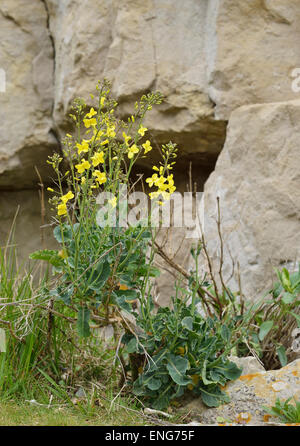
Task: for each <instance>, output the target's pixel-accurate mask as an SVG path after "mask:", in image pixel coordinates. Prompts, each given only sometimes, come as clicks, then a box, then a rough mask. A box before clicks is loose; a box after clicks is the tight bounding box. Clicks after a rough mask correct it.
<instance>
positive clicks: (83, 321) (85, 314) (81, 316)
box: [77, 307, 91, 338]
mask: <svg viewBox="0 0 300 446" xmlns="http://www.w3.org/2000/svg"><path fill="white" fill-rule="evenodd" d="M89 320H90V310H89V309H88V308H87V307H81V308H80V310H79V311H78V319H77V330H78V334H79V336H81V337H83V338H87V337H88V336H90V334H91V330H90V325H89Z"/></svg>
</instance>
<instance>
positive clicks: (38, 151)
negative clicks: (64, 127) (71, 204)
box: [0, 0, 57, 189]
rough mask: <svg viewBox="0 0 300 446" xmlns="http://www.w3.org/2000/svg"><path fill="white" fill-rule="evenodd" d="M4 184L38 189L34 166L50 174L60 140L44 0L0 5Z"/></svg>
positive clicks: (0, 169) (0, 177)
mask: <svg viewBox="0 0 300 446" xmlns="http://www.w3.org/2000/svg"><path fill="white" fill-rule="evenodd" d="M0 42H1V44H0V68H1V69H3V70H5V72H6V81H7V82H6V92H5V93H0V188H2V189H3V188H4V189H10V188H13V189H20V188H29V187H34V186H35V185H36V183H37V174H36V172H35V169H34V165H36V166H37V168H38V169H39V171H40V173H41V174H42V175H43V176H44V177H45V176H49V172H50V170H49V169H47V167H46V166H47V165H46V159H47V156H48V154H50V153H51V150H52V149H53V148H54V147H56V146H57V141H56V139H55V137H54V136H53V133H52V132H51V128H52V105H53V65H54V60H53V48H52V44H51V39H50V37H49V34H48V30H47V14H46V10H45V6H44V4H43V2H41V1H34V2H28V1H27V0H18V1H16V0H3V1H1V4H0Z"/></svg>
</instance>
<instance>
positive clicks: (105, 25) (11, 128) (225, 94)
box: [0, 0, 300, 292]
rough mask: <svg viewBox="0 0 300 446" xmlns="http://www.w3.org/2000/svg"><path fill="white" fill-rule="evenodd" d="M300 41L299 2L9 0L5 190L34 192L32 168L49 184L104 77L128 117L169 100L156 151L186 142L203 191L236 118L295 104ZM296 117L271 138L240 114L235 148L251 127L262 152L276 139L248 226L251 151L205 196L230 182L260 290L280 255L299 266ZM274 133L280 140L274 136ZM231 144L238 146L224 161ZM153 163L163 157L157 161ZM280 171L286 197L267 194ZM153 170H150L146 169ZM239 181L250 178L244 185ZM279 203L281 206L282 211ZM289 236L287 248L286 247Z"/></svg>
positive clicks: (152, 121)
mask: <svg viewBox="0 0 300 446" xmlns="http://www.w3.org/2000/svg"><path fill="white" fill-rule="evenodd" d="M299 34H300V6H299V2H298V0H290V1H289V2H283V1H280V0H247V1H236V0H201V1H199V0H185V1H184V2H182V1H180V0H98V1H94V0H86V1H84V2H82V1H80V0H34V1H30V2H29V1H27V0H18V1H17V0H2V1H1V5H0V42H1V44H0V68H1V69H4V70H5V71H6V78H7V90H6V93H0V189H2V190H9V189H12V188H14V189H24V188H32V187H36V185H37V182H38V179H37V175H36V172H35V170H34V165H36V166H37V167H38V169H39V171H40V173H41V175H42V177H43V180H44V182H45V183H46V182H49V181H50V180H51V172H50V171H49V170H48V169H47V167H45V166H46V164H45V160H46V158H47V155H48V154H49V153H51V151H52V150H53V148H55V149H56V150H59V149H60V148H59V144H58V141H57V138H56V136H55V135H57V136H58V137H61V136H62V135H63V134H64V132H65V131H66V130H69V129H70V121H69V117H68V115H69V112H70V105H71V102H72V100H73V99H74V98H75V97H77V96H82V97H85V98H86V99H88V97H89V93H91V92H92V91H93V90H94V88H95V85H96V83H97V81H98V79H102V78H103V77H104V76H106V77H108V78H110V79H111V80H112V82H113V93H114V95H115V96H116V98H117V100H118V101H119V103H120V107H121V114H122V115H123V116H126V115H127V114H128V113H130V112H131V110H132V106H133V104H134V101H135V100H136V99H137V98H138V97H139V96H140V95H142V94H143V93H145V92H148V91H149V90H161V92H162V93H163V94H164V95H165V97H166V101H165V103H164V104H163V105H161V106H160V107H159V108H158V109H157V110H153V111H152V112H151V114H149V117H148V118H147V119H148V120H147V122H146V125H147V127H148V128H149V130H150V133H151V136H152V139H153V140H154V141H156V142H157V143H158V144H160V143H162V142H167V141H168V140H170V139H171V140H173V141H174V142H177V143H178V144H179V147H180V153H179V157H178V167H179V168H178V169H177V171H176V178H177V184H178V185H179V186H180V188H181V189H183V188H184V186H185V184H186V182H187V170H188V165H189V162H190V161H192V162H193V180H194V181H196V182H197V187H198V190H200V189H201V188H202V187H203V184H204V182H205V181H206V179H207V177H208V175H209V174H210V173H211V172H212V171H213V169H214V166H215V161H216V159H217V157H218V154H219V153H220V152H221V150H222V147H223V145H224V141H225V138H226V126H227V121H228V120H229V119H230V118H231V113H232V112H233V111H234V110H236V109H237V108H238V107H240V106H243V105H247V104H248V105H250V104H254V103H260V104H264V103H271V102H274V101H277V102H280V101H287V100H291V99H294V98H295V95H296V93H294V92H293V91H292V89H291V83H292V77H291V76H292V71H293V69H294V68H295V67H297V66H299V45H298V42H299V37H300V35H299ZM284 107H285V106H284ZM296 108H297V107H294V106H293V107H292V108H288V109H289V110H290V113H291V118H290V119H291V120H290V121H289V119H288V117H287V116H284V119H283V120H282V121H280V122H278V125H277V121H272V120H271V118H270V120H268V119H266V120H265V122H264V124H265V126H269V128H268V127H266V128H264V129H263V127H262V126H261V124H260V123H258V119H256V116H255V112H252V114H249V115H248V116H247V117H245V113H246V112H245V111H242V112H241V121H240V123H239V120H240V118H239V113H240V112H236V114H235V115H234V117H233V118H232V120H231V122H232V123H234V126H235V127H236V128H239V127H241V129H242V130H241V138H242V140H241V141H237V142H236V143H235V145H236V147H237V146H238V144H241V145H242V146H243V145H244V147H245V144H246V142H245V141H244V140H247V139H248V138H249V137H250V136H249V134H248V133H247V131H246V129H247V125H248V126H249V128H251V129H253V130H251V132H253V138H255V141H256V144H258V141H259V140H260V139H263V140H265V139H266V138H267V137H268V138H269V141H268V149H266V148H264V147H263V145H262V144H261V145H260V146H259V147H260V149H259V157H260V158H259V160H258V163H257V164H258V166H257V171H258V172H257V174H255V178H254V181H255V188H254V190H256V191H257V193H259V191H260V190H262V192H263V194H264V197H265V198H264V199H266V200H268V202H264V201H263V200H264V199H261V198H260V197H259V196H258V197H257V201H256V200H255V198H254V196H253V195H252V196H251V197H249V200H248V196H247V203H246V205H245V209H246V210H245V211H243V215H242V221H243V222H244V223H243V224H241V225H239V220H240V218H239V217H240V216H239V215H237V213H238V214H239V210H238V209H240V204H239V203H240V201H239V200H242V199H243V200H245V199H246V198H245V197H246V195H245V193H250V186H249V187H248V189H247V188H246V186H247V184H250V183H251V181H252V179H251V178H253V175H254V173H255V167H251V166H250V167H249V169H248V165H247V163H246V161H243V159H245V160H246V159H247V158H248V157H249V156H250V153H248V151H249V150H250V151H252V148H251V149H250V146H249V147H248V151H247V150H246V151H245V150H242V149H241V153H242V154H243V157H244V158H243V159H239V161H237V163H238V165H239V169H240V174H239V175H238V173H236V174H235V175H234V176H233V177H232V179H230V178H229V176H230V175H231V170H229V171H228V172H227V170H226V169H229V167H228V165H224V166H223V165H222V163H223V161H222V160H223V159H224V157H222V158H221V160H220V162H219V163H218V168H217V174H216V175H214V176H213V178H214V179H212V180H210V183H209V185H208V187H207V189H206V190H207V195H208V197H207V200H208V201H210V202H211V203H213V196H212V195H213V187H212V182H213V181H216V177H217V176H220V178H226V179H227V181H225V182H224V183H223V185H224V190H223V195H226V197H225V199H224V201H223V204H222V205H223V208H224V216H225V221H226V219H227V216H228V221H230V225H236V227H237V228H238V229H237V230H236V233H235V236H234V237H233V236H232V237H231V239H230V242H231V243H232V250H233V253H234V254H235V253H238V254H239V256H240V257H241V263H242V264H243V266H244V269H245V271H246V270H247V268H248V269H249V271H250V275H249V280H247V282H248V286H249V287H250V288H251V286H252V285H251V286H250V285H249V284H250V283H252V284H253V282H252V280H257V281H259V280H260V279H261V278H264V277H265V273H266V268H267V265H268V262H269V256H273V253H274V252H275V253H276V255H275V259H276V260H279V261H281V260H285V259H288V260H293V258H292V254H293V253H294V248H295V243H296V242H297V239H296V238H295V236H294V235H293V234H294V231H295V225H296V217H295V216H294V215H293V212H298V211H297V209H296V206H295V203H294V206H292V205H291V206H289V205H288V204H287V203H286V202H285V203H283V202H282V200H281V198H280V196H281V197H283V198H284V199H286V197H287V196H288V197H289V200H290V201H294V198H293V190H294V188H295V182H296V179H294V180H293V181H292V179H291V177H292V175H289V172H288V167H286V168H283V167H282V165H283V164H282V163H286V162H287V163H288V164H287V165H288V166H289V163H291V162H290V161H289V160H291V159H292V158H294V160H295V162H294V165H292V171H293V172H294V169H295V164H296V161H297V160H298V158H297V156H298V155H297V153H295V148H294V143H293V144H292V143H291V140H290V139H289V141H290V142H289V144H290V143H291V146H290V145H286V144H285V143H284V144H283V140H285V139H286V138H285V135H289V133H290V132H293V131H294V130H295V126H296V124H295V126H294V124H293V120H295V118H294V116H293V113H294V110H296ZM247 119H248V120H249V123H247ZM280 120H281V118H280ZM295 122H296V121H295ZM255 123H257V124H258V127H257V126H256V124H255ZM232 126H233V124H231V127H232ZM256 127H257V128H256ZM274 132H275V134H276V137H272V134H274ZM231 135H232V132H231ZM230 138H231V139H232V136H230ZM268 138H267V139H268ZM272 138H273V142H274V144H273V143H272ZM289 138H290V136H289ZM292 138H296V136H293V137H292ZM279 140H280V141H281V146H282V147H284V150H285V158H286V159H287V160H288V161H286V160H282V162H281V161H280V159H279V158H280V157H281V156H282V155H280V157H279V158H278V160H277V161H276V160H275V159H272V156H270V153H273V151H274V150H276V149H274V148H273V146H274V147H275V146H276V144H277V142H278V141H279ZM229 145H231V142H230V141H229V142H227V144H226V149H225V150H226V151H228V150H229V149H228V147H229ZM278 145H279V144H277V146H278ZM271 146H272V150H271V149H270V147H271ZM236 150H237V151H238V149H236ZM255 150H257V149H255V148H254V149H253V153H254V151H255ZM246 152H247V153H246ZM152 153H153V157H154V159H155V157H156V156H157V153H158V151H156V152H155V150H154V151H153V152H152ZM255 153H256V152H255ZM274 153H275V152H274ZM257 155H258V153H257ZM224 156H225V155H224ZM253 156H254V155H253ZM261 160H263V162H264V163H266V164H265V165H264V164H263V163H262V161H261ZM252 162H253V163H254V158H253V159H252ZM280 163H281V164H280ZM279 164H280V166H281V167H280V168H279V169H281V170H280V172H281V173H280V175H283V176H284V178H285V179H287V183H286V184H285V185H283V186H282V187H283V190H284V192H282V189H280V192H279V195H280V194H281V195H280V196H279V195H276V193H275V192H274V190H275V189H274V188H273V191H272V192H269V193H268V195H267V196H266V190H270V188H269V189H268V187H269V186H270V183H272V182H273V183H274V182H275V183H276V187H277V188H278V187H279V174H278V173H277V172H275V169H276V168H277V167H278V165H279ZM291 164H293V163H291ZM226 166H227V167H226ZM263 166H264V167H263ZM148 167H149V166H148V165H140V166H139V169H143V170H144V171H146V170H147V168H148ZM230 169H231V168H230ZM248 170H249V172H248ZM263 170H264V171H263ZM293 175H294V174H293ZM251 176H252V177H251ZM248 177H249V179H248ZM241 178H244V179H245V183H244V184H243V186H242V187H241ZM220 181H221V180H220ZM234 181H237V184H236V185H235V186H233V182H234ZM266 183H268V184H267V185H268V187H266ZM289 187H291V188H292V189H291V190H290V189H289ZM227 188H228V193H227ZM238 188H241V189H242V190H244V195H243V197H244V198H242V192H241V191H240V192H239V194H240V195H237V196H235V194H234V193H233V191H234V189H238ZM210 189H211V192H210ZM270 200H275V201H274V209H273V210H272V209H271V207H272V206H271V204H270ZM12 202H13V200H12ZM279 202H280V205H279ZM211 206H212V204H211V205H210V208H211V209H212V207H211ZM278 206H279V207H280V210H279V211H278V210H277V208H278ZM286 208H289V210H288V211H287V212H285V209H286ZM292 208H294V211H292V210H291V209H292ZM231 209H232V211H231ZM245 212H246V213H247V212H248V214H249V218H248V216H247V214H246V213H245ZM226 213H227V214H226ZM230 214H232V215H231V216H230ZM226 215H227V216H226ZM253 216H255V219H256V220H257V222H258V223H257V224H256V223H254V220H253V219H254V217H253ZM278 216H279V220H278V219H277V217H278ZM251 219H252V220H253V221H252V220H251ZM269 223H270V226H268V225H269ZM253 225H254V226H255V227H256V229H255V230H254V229H253ZM210 233H212V232H210ZM283 234H285V241H283V242H280V241H279V240H280V238H281V239H282V235H283ZM279 236H280V238H279ZM248 256H249V259H248V260H247V257H248ZM257 257H259V260H257ZM256 262H258V263H256ZM259 270H260V271H259ZM245 274H246V273H244V276H245ZM256 286H257V285H255V286H254V284H253V287H254V288H255V287H256ZM253 287H252V288H251V292H253Z"/></svg>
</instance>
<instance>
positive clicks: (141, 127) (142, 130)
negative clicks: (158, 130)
mask: <svg viewBox="0 0 300 446" xmlns="http://www.w3.org/2000/svg"><path fill="white" fill-rule="evenodd" d="M147 130H148V129H147V128H146V127H143V126H142V125H141V126H140V128H139V129H138V133H139V134H140V135H141V136H144V135H145V133H146V132H147Z"/></svg>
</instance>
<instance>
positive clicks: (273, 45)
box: [208, 0, 300, 120]
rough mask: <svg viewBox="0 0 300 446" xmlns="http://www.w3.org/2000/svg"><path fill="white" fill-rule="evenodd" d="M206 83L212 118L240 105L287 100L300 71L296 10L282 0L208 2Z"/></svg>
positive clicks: (295, 5)
mask: <svg viewBox="0 0 300 446" xmlns="http://www.w3.org/2000/svg"><path fill="white" fill-rule="evenodd" d="M209 5H210V11H211V14H210V17H211V18H210V23H211V25H210V27H209V29H210V30H211V33H212V32H213V31H212V30H213V29H215V32H213V33H212V35H211V38H210V40H209V58H208V82H209V96H210V98H211V99H212V100H213V102H214V103H215V104H216V108H215V116H216V118H219V119H225V120H226V119H229V117H230V114H231V112H232V111H233V110H235V109H236V108H238V107H239V106H241V105H246V104H256V103H269V102H280V101H288V100H292V99H295V98H296V94H295V92H294V91H293V89H292V82H293V80H294V78H293V70H294V69H295V68H296V67H299V49H298V43H297V42H299V39H300V8H299V4H298V2H295V1H294V2H293V1H292V2H282V1H281V0H248V1H246V2H245V1H244V2H243V1H241V2H237V1H236V0H211V1H210V2H209Z"/></svg>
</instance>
